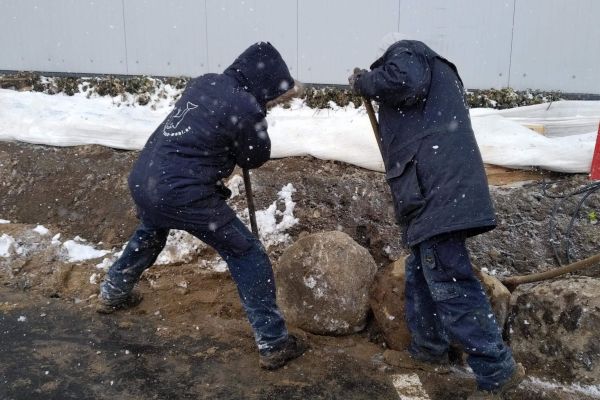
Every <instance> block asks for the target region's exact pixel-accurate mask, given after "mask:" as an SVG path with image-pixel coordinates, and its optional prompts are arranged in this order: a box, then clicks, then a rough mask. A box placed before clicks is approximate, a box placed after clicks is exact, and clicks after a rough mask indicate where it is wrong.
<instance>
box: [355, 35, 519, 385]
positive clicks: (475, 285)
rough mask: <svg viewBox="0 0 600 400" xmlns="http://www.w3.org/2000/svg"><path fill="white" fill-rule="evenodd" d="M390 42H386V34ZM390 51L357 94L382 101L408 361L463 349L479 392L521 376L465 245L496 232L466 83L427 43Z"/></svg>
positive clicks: (359, 79) (406, 43) (362, 77)
mask: <svg viewBox="0 0 600 400" xmlns="http://www.w3.org/2000/svg"><path fill="white" fill-rule="evenodd" d="M388 37H389V36H388ZM392 43H393V44H391V43H390V44H391V46H389V47H387V46H386V47H385V52H384V54H383V55H382V56H381V57H380V58H378V59H377V60H376V61H375V62H374V63H373V65H371V71H364V70H363V71H357V72H355V74H354V75H352V76H351V77H350V79H349V80H350V84H351V86H352V87H353V89H354V90H355V91H356V92H357V93H358V94H360V95H362V96H363V97H366V98H367V99H369V100H375V101H377V102H378V103H379V127H380V136H381V148H382V152H383V154H382V156H383V160H384V164H385V169H386V179H387V182H388V184H389V186H390V189H391V192H392V197H393V200H394V206H395V211H396V216H397V219H398V222H399V223H400V224H401V225H402V226H403V227H404V240H405V242H406V243H407V244H408V246H410V248H411V255H410V257H409V258H408V259H407V262H406V317H407V322H408V325H409V329H410V331H411V336H412V343H411V347H410V354H411V357H410V359H407V360H406V361H407V362H411V361H415V360H418V361H423V362H431V363H434V364H435V363H444V362H445V361H446V360H447V353H448V346H449V344H450V342H451V341H456V342H458V343H460V344H461V345H462V347H463V348H464V350H465V351H466V352H467V353H468V354H469V358H468V362H469V364H470V366H471V368H472V369H473V372H474V373H475V375H476V377H477V383H478V387H479V391H480V392H479V393H478V395H479V394H482V395H485V394H491V393H494V394H497V393H500V392H503V391H505V390H507V389H508V388H510V387H512V386H514V385H515V382H517V381H519V379H521V378H520V377H521V375H522V369H521V367H520V366H517V365H516V364H515V362H514V360H513V357H512V353H511V351H510V349H509V348H508V347H507V346H506V345H505V344H504V343H503V341H502V336H501V332H500V329H499V327H498V324H497V323H496V321H495V319H494V317H493V313H492V309H491V306H490V303H489V300H488V299H487V297H486V296H485V293H484V291H483V289H482V286H481V283H480V282H479V280H478V279H477V278H476V277H475V275H474V273H473V270H472V266H471V263H470V260H469V254H468V251H467V248H466V247H465V239H466V238H467V237H469V236H473V235H476V234H479V233H483V232H486V231H488V230H491V229H493V228H494V227H495V225H496V220H495V216H494V209H493V206H492V202H491V199H490V194H489V189H488V183H487V178H486V175H485V170H484V167H483V162H482V159H481V155H480V152H479V148H478V147H477V142H476V141H475V136H474V133H473V129H472V128H471V121H470V118H469V110H468V106H467V104H466V100H465V93H464V89H463V83H462V81H461V79H460V77H459V75H458V72H457V70H456V67H455V66H454V65H453V64H452V63H450V62H449V61H448V60H446V59H445V58H443V57H441V56H440V55H438V54H437V53H435V52H434V51H433V50H432V49H430V48H429V47H427V46H426V45H425V44H423V43H422V42H418V41H412V40H401V41H397V42H392Z"/></svg>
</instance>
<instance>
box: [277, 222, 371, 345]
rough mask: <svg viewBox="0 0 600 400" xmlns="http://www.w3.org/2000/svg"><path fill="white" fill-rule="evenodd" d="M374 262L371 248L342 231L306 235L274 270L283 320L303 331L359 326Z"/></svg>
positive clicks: (344, 330) (336, 331) (341, 330)
mask: <svg viewBox="0 0 600 400" xmlns="http://www.w3.org/2000/svg"><path fill="white" fill-rule="evenodd" d="M376 271H377V266H376V264H375V261H374V260H373V257H371V255H370V254H369V252H368V251H367V250H366V249H365V248H363V247H361V246H359V245H358V244H357V243H356V242H355V241H354V240H352V238H351V237H350V236H348V235H347V234H345V233H343V232H338V231H333V232H322V233H316V234H312V235H308V236H305V237H303V238H301V239H299V240H298V241H297V242H296V243H294V244H293V245H292V246H290V247H289V248H287V249H286V250H285V252H284V253H283V254H282V255H281V257H280V259H279V263H278V265H277V266H276V268H275V278H276V281H277V296H278V299H277V303H278V304H279V306H280V307H281V309H282V310H283V312H284V314H285V317H286V319H287V320H288V321H289V322H290V323H291V324H293V325H295V326H297V327H299V328H302V329H304V330H306V331H309V332H312V333H316V334H321V335H327V334H334V335H344V334H349V333H354V332H358V331H360V330H362V329H363V328H364V327H365V324H366V319H367V313H368V311H369V288H370V286H371V283H372V282H373V278H374V276H375V273H376Z"/></svg>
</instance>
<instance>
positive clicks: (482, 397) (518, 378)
mask: <svg viewBox="0 0 600 400" xmlns="http://www.w3.org/2000/svg"><path fill="white" fill-rule="evenodd" d="M524 378H525V368H523V365H521V364H520V363H519V364H517V367H516V369H515V372H513V374H512V376H511V377H510V379H509V380H507V381H506V382H505V383H504V384H503V385H502V386H500V388H498V390H495V391H493V392H488V391H487V390H477V391H476V392H474V393H473V394H472V395H470V396H469V398H468V399H467V400H501V399H503V398H504V394H505V393H506V392H508V391H509V390H511V389H514V388H516V387H517V386H519V384H520V383H521V382H522V381H523V379H524Z"/></svg>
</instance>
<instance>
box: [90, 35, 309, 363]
mask: <svg viewBox="0 0 600 400" xmlns="http://www.w3.org/2000/svg"><path fill="white" fill-rule="evenodd" d="M293 87H294V80H293V79H292V77H291V76H290V73H289V70H288V67H287V65H286V64H285V62H284V61H283V59H282V58H281V55H280V54H279V52H278V51H277V50H276V49H275V47H273V46H272V45H271V44H270V43H262V42H261V43H257V44H255V45H252V46H250V47H249V48H248V49H247V50H246V51H244V52H243V53H242V54H241V55H240V56H239V57H238V58H237V59H236V60H235V61H234V63H233V64H232V65H231V66H230V67H229V68H227V69H226V70H225V71H224V73H222V74H206V75H202V76H200V77H198V78H195V79H192V80H191V81H190V82H189V83H188V85H187V87H186V88H185V90H184V92H183V94H182V96H181V98H180V99H179V100H178V101H177V103H176V104H175V108H174V109H173V111H172V112H171V113H170V114H169V115H168V116H167V118H166V119H165V120H164V121H163V122H162V123H161V124H160V125H159V126H158V128H157V129H156V130H155V131H154V133H153V134H152V136H151V137H150V139H148V142H147V143H146V145H145V146H144V149H143V150H142V151H141V153H140V155H139V158H138V159H137V161H136V163H135V164H134V166H133V170H132V171H131V174H130V176H129V187H130V190H131V195H132V197H133V199H134V201H135V204H136V206H137V209H138V217H139V218H140V225H139V226H138V228H137V230H136V232H135V233H134V234H133V236H132V237H131V239H130V240H129V242H128V244H127V246H126V248H125V250H124V251H123V254H122V255H121V257H120V258H119V259H118V260H117V261H116V262H115V263H114V264H113V265H112V267H111V268H110V270H109V272H108V275H107V277H106V279H105V280H104V282H103V283H102V285H101V288H100V301H101V304H100V306H99V308H98V311H100V312H105V313H108V312H112V311H114V310H115V309H118V308H123V307H125V306H128V305H131V304H132V303H135V298H134V297H135V292H133V288H134V285H135V284H136V283H137V281H138V280H139V278H140V276H141V274H142V272H143V271H144V270H146V269H147V268H149V267H151V266H152V264H153V263H154V261H155V260H156V258H157V256H158V255H159V253H160V252H161V251H162V249H163V248H164V246H165V243H166V240H167V235H168V234H169V230H170V229H181V230H185V231H187V232H189V233H191V234H192V235H194V236H196V237H198V238H199V239H200V240H202V241H203V242H205V243H206V244H208V245H210V246H212V247H213V248H214V249H215V250H216V251H217V252H218V253H219V254H220V255H221V256H222V257H223V259H224V260H225V261H226V262H227V265H228V267H229V271H230V273H231V276H232V278H233V279H234V281H235V283H236V285H237V287H238V291H239V294H240V299H241V302H242V305H243V306H244V309H245V311H246V314H247V316H248V319H249V321H250V324H251V325H252V328H253V330H254V335H255V339H256V343H257V345H258V349H259V353H260V364H261V366H262V367H264V368H268V369H274V368H278V367H281V366H282V365H284V364H285V362H286V361H288V360H290V359H292V358H294V357H297V356H299V355H300V354H302V352H303V351H304V345H303V344H302V343H301V342H300V341H299V340H297V339H296V338H295V337H294V336H293V335H288V332H287V329H286V326H285V322H284V320H283V316H282V314H281V312H280V311H279V308H278V307H277V304H276V301H275V280H274V277H273V270H272V268H271V263H270V261H269V258H268V256H267V254H266V252H265V250H264V248H263V246H262V245H261V243H260V241H259V240H258V238H256V237H254V235H252V233H251V232H250V231H249V230H248V228H247V227H246V226H245V225H244V224H243V223H242V222H241V221H240V220H239V219H238V218H237V217H236V215H235V212H234V211H233V210H232V209H231V208H230V207H229V206H228V205H227V203H226V202H225V199H226V198H228V197H229V193H228V192H229V190H228V189H227V188H226V187H225V186H223V182H222V179H224V178H227V177H228V176H229V175H231V173H232V172H233V169H234V167H235V166H236V165H238V166H240V167H242V168H258V167H260V166H261V165H262V164H264V163H265V162H266V161H267V160H269V158H270V154H271V142H270V140H269V135H268V133H267V123H266V120H265V117H266V106H267V103H268V102H269V101H272V100H275V99H276V98H278V97H279V96H281V95H283V94H284V93H286V92H288V91H289V90H291V89H292V88H293Z"/></svg>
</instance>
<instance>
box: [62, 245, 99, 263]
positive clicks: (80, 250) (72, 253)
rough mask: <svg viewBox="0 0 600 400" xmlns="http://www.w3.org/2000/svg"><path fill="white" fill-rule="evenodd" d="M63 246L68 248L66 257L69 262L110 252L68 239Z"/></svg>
mask: <svg viewBox="0 0 600 400" xmlns="http://www.w3.org/2000/svg"><path fill="white" fill-rule="evenodd" d="M62 248H63V249H65V250H66V252H67V254H66V258H67V260H68V261H69V262H78V261H85V260H91V259H94V258H100V257H103V256H105V255H106V254H108V253H110V252H109V251H107V250H96V249H95V248H93V247H92V246H89V245H87V244H81V243H79V242H77V241H75V240H67V241H66V242H64V243H63V245H62Z"/></svg>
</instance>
